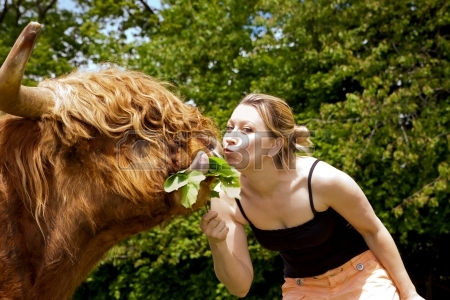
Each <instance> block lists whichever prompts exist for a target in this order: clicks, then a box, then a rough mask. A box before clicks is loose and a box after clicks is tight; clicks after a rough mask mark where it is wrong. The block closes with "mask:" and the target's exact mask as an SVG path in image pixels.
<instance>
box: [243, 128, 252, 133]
mask: <svg viewBox="0 0 450 300" xmlns="http://www.w3.org/2000/svg"><path fill="white" fill-rule="evenodd" d="M242 131H243V132H245V133H252V132H253V130H252V129H251V128H243V129H242Z"/></svg>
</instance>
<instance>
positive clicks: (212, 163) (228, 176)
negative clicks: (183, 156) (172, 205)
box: [164, 157, 240, 208]
mask: <svg viewBox="0 0 450 300" xmlns="http://www.w3.org/2000/svg"><path fill="white" fill-rule="evenodd" d="M210 176H213V177H215V179H214V181H213V183H212V185H211V194H210V199H211V198H214V197H219V193H218V192H217V190H216V189H215V187H216V186H217V185H218V184H219V183H220V184H221V186H220V188H221V189H222V190H223V191H224V192H225V193H226V194H227V195H228V196H229V197H232V198H236V197H239V192H240V185H239V173H238V172H237V171H236V170H235V169H234V168H232V167H231V166H230V165H229V164H228V163H227V162H226V161H225V159H223V158H221V157H209V169H208V172H206V174H203V173H202V172H200V171H197V170H192V171H190V172H187V170H182V171H178V172H177V173H175V174H173V175H171V176H169V177H168V178H167V179H166V181H165V182H164V190H165V191H166V192H167V193H170V192H173V191H176V190H178V189H180V188H181V204H182V205H183V206H184V207H186V208H190V207H192V205H194V204H195V202H196V201H197V195H198V191H199V190H200V182H202V181H203V180H205V179H206V177H210Z"/></svg>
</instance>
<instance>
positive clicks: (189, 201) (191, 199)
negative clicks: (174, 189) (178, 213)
mask: <svg viewBox="0 0 450 300" xmlns="http://www.w3.org/2000/svg"><path fill="white" fill-rule="evenodd" d="M198 190H199V187H198V185H196V183H193V182H188V184H186V185H185V186H183V188H182V190H181V191H182V193H181V195H182V196H181V204H182V205H183V206H184V207H186V208H191V207H192V205H194V204H195V202H196V201H197V195H198Z"/></svg>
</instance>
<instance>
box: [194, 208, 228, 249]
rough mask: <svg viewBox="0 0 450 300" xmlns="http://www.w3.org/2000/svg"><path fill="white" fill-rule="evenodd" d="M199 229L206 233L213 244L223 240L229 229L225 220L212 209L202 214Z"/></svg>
mask: <svg viewBox="0 0 450 300" xmlns="http://www.w3.org/2000/svg"><path fill="white" fill-rule="evenodd" d="M200 229H201V230H202V231H203V233H204V234H205V235H206V237H207V238H208V241H209V242H210V243H215V244H217V243H221V242H224V241H225V240H226V238H227V234H228V231H229V229H228V226H227V224H226V222H225V221H224V220H223V219H222V218H221V217H220V216H219V213H218V212H216V211H213V210H211V211H209V212H207V213H206V214H204V215H203V217H202V220H201V222H200Z"/></svg>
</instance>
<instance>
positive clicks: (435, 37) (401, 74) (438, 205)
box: [0, 0, 450, 299]
mask: <svg viewBox="0 0 450 300" xmlns="http://www.w3.org/2000/svg"><path fill="white" fill-rule="evenodd" d="M6 3H7V5H6V6H0V9H1V10H0V32H1V34H0V54H1V56H2V57H5V56H6V53H7V52H8V51H9V49H10V47H11V46H12V43H13V42H14V40H15V37H17V35H18V33H19V32H20V31H21V30H22V28H23V26H24V25H25V24H26V23H27V22H28V21H29V20H38V21H40V22H42V23H43V24H44V30H43V33H42V36H41V39H40V42H39V43H40V44H39V45H38V47H37V48H36V51H35V52H34V54H33V57H32V61H31V63H30V64H29V66H28V70H27V74H30V75H29V76H28V78H27V80H28V81H29V82H31V79H33V80H35V81H36V80H39V79H40V78H42V77H46V76H56V75H59V74H63V73H65V72H68V71H70V70H71V68H73V67H78V66H87V65H88V64H89V62H95V63H97V62H104V61H108V62H112V63H117V64H120V65H123V66H125V67H128V68H133V69H139V70H143V71H145V72H147V73H148V74H150V75H153V76H156V77H158V78H161V79H165V80H167V81H170V82H173V83H174V84H175V85H176V86H177V87H178V88H179V90H180V94H181V95H182V97H183V98H184V99H185V100H186V101H190V102H191V103H194V104H195V105H197V106H198V107H200V108H201V109H202V110H203V111H204V113H205V114H207V115H209V116H211V117H213V118H214V119H215V120H216V122H217V124H218V125H219V126H224V125H225V122H226V120H227V118H228V117H229V115H230V114H231V111H232V109H233V108H234V107H235V106H236V104H237V103H238V101H239V100H240V99H241V98H242V96H243V95H245V94H246V93H249V92H263V93H268V94H273V95H276V96H279V97H282V98H284V99H286V101H287V102H288V103H289V104H290V105H291V106H292V107H293V110H294V113H295V117H296V120H297V121H298V122H299V123H301V124H306V125H308V127H309V128H310V129H311V130H312V133H313V136H312V140H313V142H314V143H315V153H314V155H315V156H316V157H320V158H322V159H323V160H325V161H327V162H329V163H330V164H332V165H334V166H336V167H338V168H341V169H342V170H343V171H345V172H347V173H348V174H350V175H351V176H352V177H353V178H355V180H356V181H357V182H358V183H359V184H360V186H361V187H362V189H363V190H364V192H365V193H366V195H367V197H368V198H369V200H370V202H371V204H372V206H373V207H374V209H375V211H376V212H377V214H378V216H379V217H380V219H381V220H382V221H383V223H384V224H385V225H386V226H387V228H388V229H389V231H390V232H391V233H392V234H393V236H394V238H395V240H396V241H397V244H398V246H399V247H400V250H401V254H402V257H403V258H404V262H405V264H406V267H407V269H408V271H409V273H410V275H411V277H412V279H413V281H414V283H415V284H416V286H417V287H418V289H419V292H420V293H421V294H422V295H423V296H426V298H427V299H448V298H449V296H450V289H449V288H448V287H449V286H450V272H449V271H448V270H450V259H449V258H448V252H449V250H450V249H449V247H450V246H449V245H448V243H447V241H448V240H449V238H450V233H449V230H450V223H449V222H448V221H447V220H448V218H449V214H450V205H449V199H450V197H449V191H450V189H449V182H448V178H449V172H450V166H449V153H450V148H449V147H450V146H449V134H450V125H449V119H450V95H449V94H450V86H449V85H450V81H449V79H448V78H450V65H449V57H450V41H449V34H448V32H450V2H449V1H446V0H398V1H387V0H371V1H369V0H359V1H358V0H355V1H352V0H348V1H345V0H315V1H313V0H304V1H298V0H285V1H279V0H259V1H258V0H249V1H237V0H221V1H217V0H196V1H193V0H167V1H162V4H163V6H162V9H160V10H158V9H155V8H153V7H151V6H150V5H149V4H148V3H147V2H146V1H145V0H140V1H132V0H122V1H112V0H106V1H97V0H96V1H85V0H78V1H76V3H77V4H78V8H77V9H76V10H74V11H68V10H63V9H61V8H60V7H59V6H58V5H57V3H55V2H51V1H40V2H37V1H22V2H16V1H11V2H8V1H7V2H6ZM44 7H48V9H44ZM25 12H27V13H25ZM130 37H131V39H130ZM202 213H203V212H202V211H199V212H196V213H194V214H193V215H192V216H190V217H189V218H185V219H184V218H180V219H175V220H173V221H172V222H170V223H168V224H166V225H165V226H164V227H162V228H157V229H154V230H152V231H149V232H145V233H142V234H140V235H138V236H135V237H132V238H130V239H128V240H126V241H124V242H123V243H122V244H121V245H119V246H117V247H116V248H114V249H113V251H111V253H109V255H108V257H107V258H106V259H105V260H104V261H103V262H102V263H101V264H100V265H99V267H98V268H97V269H96V270H95V271H94V272H93V273H92V274H91V276H90V277H89V278H88V280H87V281H86V282H85V283H84V284H83V286H82V287H80V288H79V289H78V291H77V294H76V295H75V298H76V299H180V298H183V299H234V298H235V297H232V296H230V295H229V293H228V292H227V291H226V289H225V288H224V286H223V285H221V284H220V283H219V282H218V281H217V279H216V277H215V275H214V272H213V267H212V259H211V254H210V252H209V249H208V246H207V242H206V240H205V238H204V236H203V235H202V233H201V231H200V229H199V226H198V225H199V224H198V221H199V218H200V216H201V215H202ZM249 244H250V251H251V255H252V259H253V263H254V268H255V281H254V284H253V286H252V289H251V291H250V293H249V295H248V296H247V297H246V299H280V298H281V296H280V286H281V284H282V282H283V278H282V262H281V260H280V258H279V256H278V255H277V254H276V253H272V252H269V251H266V250H264V249H262V248H261V247H260V246H259V245H258V244H257V243H256V241H255V240H254V238H253V236H252V234H251V232H249Z"/></svg>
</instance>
